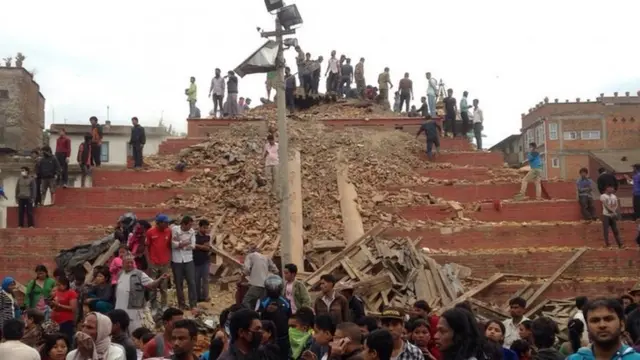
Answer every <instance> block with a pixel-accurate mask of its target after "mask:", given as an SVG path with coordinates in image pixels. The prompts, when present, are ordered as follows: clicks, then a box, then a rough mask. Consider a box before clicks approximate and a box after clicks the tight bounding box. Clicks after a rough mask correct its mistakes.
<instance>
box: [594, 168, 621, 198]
mask: <svg viewBox="0 0 640 360" xmlns="http://www.w3.org/2000/svg"><path fill="white" fill-rule="evenodd" d="M596 182H597V184H598V191H599V192H600V195H602V194H604V190H605V189H606V188H607V185H611V186H613V190H614V192H617V191H618V179H617V178H616V176H615V174H612V173H610V172H608V171H607V170H606V169H605V168H600V169H598V179H597V181H596Z"/></svg>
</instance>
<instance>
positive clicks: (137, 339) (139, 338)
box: [131, 327, 155, 360]
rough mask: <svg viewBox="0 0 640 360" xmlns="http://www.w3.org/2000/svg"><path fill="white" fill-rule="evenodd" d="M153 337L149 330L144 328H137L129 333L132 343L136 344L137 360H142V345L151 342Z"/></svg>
mask: <svg viewBox="0 0 640 360" xmlns="http://www.w3.org/2000/svg"><path fill="white" fill-rule="evenodd" d="M154 336H155V335H154V334H153V333H152V332H151V330H149V329H147V328H145V327H139V328H137V329H135V330H133V332H132V333H131V337H132V338H133V343H134V344H136V349H137V350H136V353H137V354H138V360H142V349H143V348H144V345H145V344H146V343H148V342H149V341H151V339H153V337H154Z"/></svg>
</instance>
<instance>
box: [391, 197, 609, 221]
mask: <svg viewBox="0 0 640 360" xmlns="http://www.w3.org/2000/svg"><path fill="white" fill-rule="evenodd" d="M594 207H595V210H596V214H597V215H599V214H600V213H601V212H602V205H600V202H599V201H595V203H594ZM383 210H384V211H387V212H389V213H391V214H397V215H399V216H402V217H404V218H405V219H407V220H434V221H443V220H449V219H453V218H455V216H456V213H455V211H454V210H453V209H451V208H450V207H449V206H447V205H417V206H410V207H402V208H392V207H383ZM464 216H465V217H466V218H469V219H473V220H478V221H486V222H501V221H515V222H528V221H549V222H554V221H579V220H581V219H582V215H581V213H580V206H579V205H578V201H577V200H576V201H571V200H551V201H544V200H543V201H514V202H501V209H500V210H496V208H495V205H494V204H493V203H484V204H480V211H465V212H464Z"/></svg>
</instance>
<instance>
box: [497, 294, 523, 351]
mask: <svg viewBox="0 0 640 360" xmlns="http://www.w3.org/2000/svg"><path fill="white" fill-rule="evenodd" d="M526 309H527V301H526V300H525V299H523V298H521V297H517V298H513V299H511V300H509V313H510V314H511V319H507V320H505V321H503V322H502V323H503V324H504V328H505V334H504V347H506V348H507V349H508V348H509V347H511V344H512V343H513V342H514V341H516V340H518V339H520V335H519V333H518V327H519V326H520V323H522V322H523V321H525V320H529V319H528V318H527V317H526V316H524V312H525V310H526Z"/></svg>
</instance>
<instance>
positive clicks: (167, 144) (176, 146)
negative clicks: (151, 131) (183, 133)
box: [158, 137, 206, 155]
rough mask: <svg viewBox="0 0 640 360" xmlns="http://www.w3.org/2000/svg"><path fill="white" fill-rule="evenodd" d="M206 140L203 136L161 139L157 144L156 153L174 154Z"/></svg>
mask: <svg viewBox="0 0 640 360" xmlns="http://www.w3.org/2000/svg"><path fill="white" fill-rule="evenodd" d="M204 141H206V138H205V137H194V138H169V139H166V140H165V141H163V142H162V143H161V144H160V145H159V146H158V155H174V154H178V153H179V152H180V150H182V149H184V148H188V147H189V146H192V145H197V144H200V143H202V142H204Z"/></svg>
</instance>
